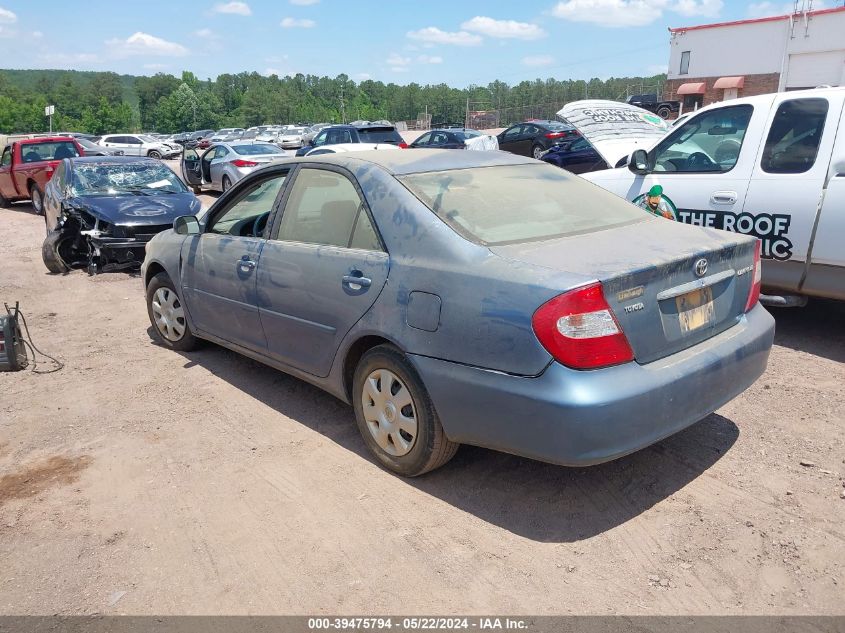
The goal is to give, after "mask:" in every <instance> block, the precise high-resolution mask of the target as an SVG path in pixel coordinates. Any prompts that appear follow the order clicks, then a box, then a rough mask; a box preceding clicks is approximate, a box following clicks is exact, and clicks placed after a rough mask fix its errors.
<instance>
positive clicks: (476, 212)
mask: <svg viewBox="0 0 845 633" xmlns="http://www.w3.org/2000/svg"><path fill="white" fill-rule="evenodd" d="M398 179H399V181H400V182H402V184H404V185H405V186H406V187H407V188H408V189H409V190H410V191H411V193H413V194H414V195H415V196H416V197H417V198H419V199H420V201H421V202H422V203H423V204H425V205H426V206H427V207H428V208H429V209H431V210H432V211H434V213H435V214H436V215H437V216H438V217H439V218H440V219H441V220H443V221H444V222H445V223H446V224H448V225H449V226H450V227H452V229H453V230H454V231H455V232H456V233H458V234H459V235H462V236H463V237H465V238H466V239H468V240H470V241H472V242H476V243H480V244H486V245H491V246H492V245H499V244H512V243H517V242H531V241H536V240H546V239H552V238H556V237H564V236H567V235H577V234H579V233H590V232H593V231H599V230H602V229H608V228H611V227H614V226H621V225H625V224H631V223H634V222H640V221H643V220H646V219H648V216H647V214H644V213H643V212H642V210H641V209H638V208H637V207H635V206H634V205H632V204H629V203H628V202H625V201H624V200H623V199H622V198H620V197H618V196H616V195H614V194H612V193H610V192H609V191H606V190H604V189H602V188H600V187H597V186H596V185H593V184H592V183H589V182H587V181H586V180H583V179H582V178H579V177H578V176H574V175H572V174H570V173H568V172H566V171H565V170H563V169H560V168H558V167H554V166H552V165H548V164H530V165H497V166H494V167H472V168H469V169H454V170H450V171H434V172H425V173H419V174H410V175H407V176H399V177H398Z"/></svg>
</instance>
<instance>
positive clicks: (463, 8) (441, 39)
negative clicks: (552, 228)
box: [0, 0, 833, 87]
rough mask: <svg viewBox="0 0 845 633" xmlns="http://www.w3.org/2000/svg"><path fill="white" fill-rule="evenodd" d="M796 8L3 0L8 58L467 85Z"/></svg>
mask: <svg viewBox="0 0 845 633" xmlns="http://www.w3.org/2000/svg"><path fill="white" fill-rule="evenodd" d="M827 1H828V4H830V3H831V2H833V0H827ZM813 6H814V8H822V7H823V6H824V0H814V4H813ZM791 8H792V2H788V1H785V0H760V1H758V2H740V1H737V0H546V1H543V0H536V1H533V0H527V1H524V2H521V3H518V2H513V0H484V2H460V1H456V0H451V1H449V0H418V1H415V2H411V1H406V0H396V1H394V2H385V1H381V2H379V1H377V0H355V1H352V0H275V1H270V0H246V1H241V2H231V1H225V0H224V1H221V2H215V1H213V0H212V1H210V2H196V1H193V0H191V1H189V0H141V1H135V2H132V1H129V2H125V1H121V0H111V1H106V0H86V1H85V2H82V1H79V0H71V1H67V0H0V46H2V49H3V51H4V52H3V58H2V60H0V67H4V68H70V69H76V70H111V71H115V72H119V73H131V74H144V75H150V74H154V73H156V72H169V73H172V74H177V75H178V74H179V73H181V71H182V70H190V71H192V72H194V73H195V74H196V75H197V76H199V77H201V78H206V77H212V78H213V77H216V76H217V75H218V74H221V73H225V72H229V73H237V72H241V71H244V70H246V71H256V72H259V73H262V74H272V73H275V74H278V75H280V76H283V75H288V74H296V73H297V72H302V73H306V74H308V73H310V74H315V75H329V76H335V75H338V74H340V73H346V74H347V75H349V77H350V78H351V79H353V80H355V81H360V80H362V79H368V78H372V79H378V80H381V81H385V82H395V83H400V84H407V83H409V82H411V81H416V82H418V83H422V84H426V83H442V82H445V83H447V84H450V85H452V86H456V87H463V86H466V85H469V84H473V83H475V84H486V83H488V82H490V81H493V80H494V79H501V80H503V81H506V82H508V83H511V84H513V83H518V82H519V81H521V80H523V79H535V78H537V77H540V78H546V77H555V78H557V79H568V78H575V79H583V78H586V79H589V78H591V77H600V78H607V77H611V76H617V77H618V76H636V75H648V74H654V73H657V72H663V71H665V68H666V63H667V61H668V56H669V45H668V42H669V37H668V33H667V27H670V26H672V27H678V26H691V25H694V24H705V23H708V22H720V21H726V20H736V19H743V18H748V17H761V16H764V15H774V14H779V13H784V12H788V11H791Z"/></svg>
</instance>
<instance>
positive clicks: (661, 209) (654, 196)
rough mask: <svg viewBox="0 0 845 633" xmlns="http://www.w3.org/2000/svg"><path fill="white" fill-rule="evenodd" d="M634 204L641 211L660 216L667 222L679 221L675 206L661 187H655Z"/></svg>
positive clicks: (635, 200)
mask: <svg viewBox="0 0 845 633" xmlns="http://www.w3.org/2000/svg"><path fill="white" fill-rule="evenodd" d="M632 202H633V203H634V204H635V205H637V206H638V207H640V208H641V209H645V210H646V211H648V212H649V213H653V214H654V215H659V216H660V217H662V218H666V219H667V220H677V219H678V214H677V211H676V209H675V204H674V203H673V202H672V201H671V200H670V199H669V197H668V196H665V195H663V187H662V186H661V185H654V186H653V187H652V188H651V189H649V190H648V192H646V193H644V194H642V195H640V196H637V197H636V198H634V200H633V201H632Z"/></svg>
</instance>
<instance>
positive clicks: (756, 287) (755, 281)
mask: <svg viewBox="0 0 845 633" xmlns="http://www.w3.org/2000/svg"><path fill="white" fill-rule="evenodd" d="M760 244H761V242H760V240H757V243H756V244H754V270H752V271H751V274H752V275H753V277H752V278H751V288H750V289H749V291H748V301H746V302H745V311H746V312H748V311H749V310H750V309H751V308H753V307H754V306H756V305H757V302H758V301H759V300H760V286H761V285H762V283H761V282H762V279H763V265H762V264H761V262H760Z"/></svg>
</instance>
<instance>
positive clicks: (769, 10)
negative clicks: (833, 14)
mask: <svg viewBox="0 0 845 633" xmlns="http://www.w3.org/2000/svg"><path fill="white" fill-rule="evenodd" d="M800 8H801V7H800V6H799V10H800ZM826 8H827V3H826V2H824V1H822V0H814V2H813V10H817V9H826ZM794 9H795V4H794V3H792V2H769V1H768V0H763V2H752V3H751V4H750V5H748V17H749V18H768V17H771V16H773V15H789V14H790V13H792V11H793V10H794Z"/></svg>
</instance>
